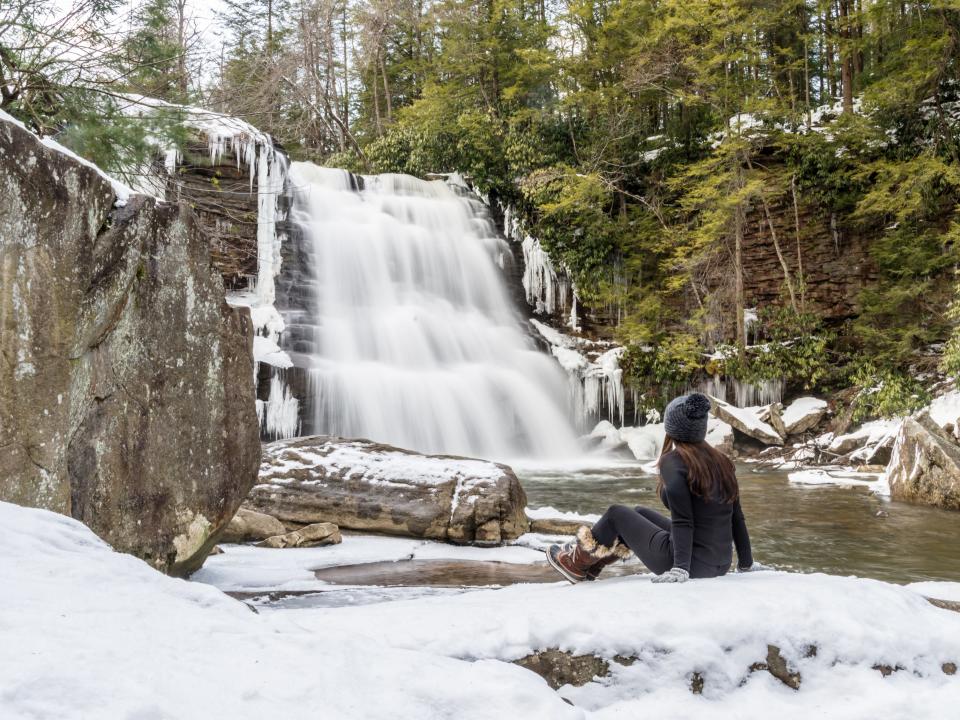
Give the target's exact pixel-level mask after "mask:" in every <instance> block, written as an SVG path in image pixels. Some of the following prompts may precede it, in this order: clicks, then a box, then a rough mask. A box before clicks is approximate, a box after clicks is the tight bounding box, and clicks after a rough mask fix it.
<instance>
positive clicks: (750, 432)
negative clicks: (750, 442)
mask: <svg viewBox="0 0 960 720" xmlns="http://www.w3.org/2000/svg"><path fill="white" fill-rule="evenodd" d="M710 401H711V402H712V403H713V408H712V409H711V412H712V413H713V415H714V417H716V418H718V419H720V420H722V421H723V422H725V423H727V424H728V425H730V426H731V427H733V428H734V429H735V430H739V431H740V432H742V433H743V434H744V435H747V436H749V437H752V438H753V439H754V440H759V441H760V442H762V443H764V444H765V445H783V437H782V436H781V435H780V434H779V433H778V432H777V431H776V429H775V428H774V427H773V426H772V425H770V424H768V423H766V422H764V421H763V420H761V419H760V418H759V417H758V415H757V413H756V411H755V410H753V409H751V408H738V407H736V406H734V405H730V404H729V403H726V402H724V401H723V400H720V399H718V398H715V397H712V396H711V397H710Z"/></svg>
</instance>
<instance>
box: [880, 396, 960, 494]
mask: <svg viewBox="0 0 960 720" xmlns="http://www.w3.org/2000/svg"><path fill="white" fill-rule="evenodd" d="M887 482H888V483H889V484H890V497H892V498H893V499H894V500H903V501H905V502H912V503H919V504H923V505H933V506H935V507H939V508H943V509H945V510H960V447H958V446H957V445H956V443H955V442H954V441H953V439H952V438H951V437H950V435H948V434H947V433H946V431H944V430H943V429H942V428H941V427H940V426H939V425H937V423H936V422H934V421H933V419H931V417H930V416H929V415H928V414H927V413H925V412H924V413H920V414H919V415H917V416H916V417H912V418H907V419H906V420H904V421H903V425H902V426H901V427H900V433H899V435H897V439H896V442H895V443H894V445H893V451H892V453H891V457H890V463H889V464H888V465H887Z"/></svg>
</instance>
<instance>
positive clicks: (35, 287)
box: [0, 119, 260, 574]
mask: <svg viewBox="0 0 960 720" xmlns="http://www.w3.org/2000/svg"><path fill="white" fill-rule="evenodd" d="M115 200H116V196H115V193H114V190H113V189H112V187H111V184H110V183H109V182H108V181H107V180H106V179H105V178H104V177H103V176H102V175H101V174H100V173H99V172H97V170H96V169H94V168H92V167H90V166H88V165H86V164H83V163H81V162H80V161H78V160H76V159H74V158H72V157H69V156H68V155H66V154H64V153H62V152H59V151H58V150H57V149H56V148H51V147H49V146H48V145H44V144H42V143H41V142H40V141H39V140H38V139H37V138H36V137H35V136H33V135H32V134H30V133H29V132H27V131H26V130H24V129H22V128H21V127H19V126H18V125H16V124H15V123H13V122H10V121H6V120H4V119H0V277H2V281H0V348H2V352H0V448H2V453H0V478H2V480H0V499H2V500H9V501H13V502H16V503H19V504H22V505H30V506H35V507H42V508H47V509H50V510H54V511H56V512H60V513H64V514H68V515H72V516H73V517H75V518H77V519H79V520H82V521H83V522H84V523H86V524H87V525H88V526H90V527H91V528H92V529H93V530H94V531H95V532H96V533H97V534H98V535H100V536H101V537H103V538H104V539H105V540H107V541H108V542H110V543H111V545H113V546H114V547H115V548H116V549H118V550H122V551H126V552H130V553H133V554H135V555H138V556H140V557H142V558H144V559H146V560H148V561H149V562H150V563H151V564H152V565H154V566H155V567H157V568H159V569H162V570H164V571H167V572H170V573H173V574H184V573H187V572H190V571H191V570H192V569H194V568H196V567H197V566H199V564H200V563H201V562H202V561H203V558H204V557H205V555H206V553H207V552H208V551H209V548H210V547H211V546H212V545H213V543H214V542H215V540H216V537H217V534H218V532H219V531H220V529H221V528H222V527H224V526H225V525H226V523H227V522H228V521H229V520H230V518H231V517H232V516H233V514H234V512H235V511H236V509H237V507H238V506H239V504H240V502H241V500H242V499H243V497H244V496H245V495H246V493H247V491H248V490H249V489H250V487H251V486H252V485H253V483H254V481H255V480H256V476H257V468H258V466H259V462H260V445H259V439H258V431H257V418H256V414H255V408H254V389H253V372H254V370H253V363H252V356H251V346H252V328H251V322H250V317H249V312H248V311H247V310H246V309H234V308H230V307H228V306H227V305H226V304H225V303H224V289H223V282H222V280H221V278H220V275H219V273H218V272H216V271H215V270H214V269H213V268H212V266H211V261H210V250H209V247H208V245H207V243H206V242H205V240H204V238H203V236H202V234H201V232H200V229H199V228H198V226H197V221H196V218H195V217H194V215H193V213H192V211H191V210H190V208H189V207H188V206H186V205H183V204H180V205H175V204H167V203H158V202H156V201H155V200H153V199H151V198H147V197H144V196H132V197H131V198H130V199H129V200H128V201H127V202H126V204H125V205H124V206H123V207H120V208H115V207H114V203H115Z"/></svg>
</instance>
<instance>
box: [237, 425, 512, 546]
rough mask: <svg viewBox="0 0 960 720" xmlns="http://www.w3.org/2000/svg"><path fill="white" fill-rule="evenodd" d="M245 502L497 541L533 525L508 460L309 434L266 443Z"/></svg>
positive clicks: (301, 515) (303, 518)
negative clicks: (423, 451) (425, 452)
mask: <svg viewBox="0 0 960 720" xmlns="http://www.w3.org/2000/svg"><path fill="white" fill-rule="evenodd" d="M247 505H248V506H249V507H250V508H252V509H254V510H257V511H258V512H263V513H266V514H268V515H272V516H274V517H276V518H278V519H280V520H282V521H283V522H286V523H297V524H303V523H314V522H334V523H336V524H337V525H339V526H340V528H342V529H345V530H362V531H366V532H377V533H384V534H388V535H402V536H409V537H421V538H429V539H433V540H447V541H450V542H456V543H472V544H479V545H493V544H498V543H501V542H504V541H507V540H512V539H514V538H517V537H519V536H520V535H522V534H523V533H525V532H527V530H528V529H529V525H530V524H529V520H528V519H527V517H526V515H525V514H524V507H525V506H526V495H525V494H524V492H523V488H521V487H520V483H519V481H518V480H517V477H516V475H514V473H513V471H512V470H511V469H510V468H509V467H507V466H506V465H499V464H497V463H492V462H488V461H486V460H475V459H471V458H462V457H454V456H447V455H423V454H420V453H415V452H412V451H410V450H402V449H400V448H395V447H392V446H389V445H382V444H378V443H374V442H371V441H369V440H350V439H344V438H336V437H327V436H311V437H303V438H295V439H292V440H282V441H279V442H274V443H269V444H268V445H265V446H264V457H263V464H262V465H261V469H260V481H259V484H257V485H256V486H255V487H254V488H253V490H252V491H251V493H250V495H249V497H248V499H247Z"/></svg>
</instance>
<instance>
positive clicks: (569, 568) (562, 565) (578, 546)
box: [546, 525, 629, 583]
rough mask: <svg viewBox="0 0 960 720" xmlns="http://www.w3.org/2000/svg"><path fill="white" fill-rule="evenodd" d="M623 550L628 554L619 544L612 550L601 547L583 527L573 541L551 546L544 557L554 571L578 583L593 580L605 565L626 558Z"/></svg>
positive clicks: (585, 527) (627, 549) (586, 528)
mask: <svg viewBox="0 0 960 720" xmlns="http://www.w3.org/2000/svg"><path fill="white" fill-rule="evenodd" d="M624 550H626V551H627V553H629V548H626V546H622V545H619V543H617V545H616V546H615V547H614V548H609V547H607V546H606V545H601V544H600V543H598V542H597V540H596V538H594V537H593V533H592V532H590V528H588V527H587V526H586V525H583V526H581V527H580V529H579V530H577V534H576V539H575V540H573V541H572V542H568V543H567V544H566V545H563V546H560V545H551V546H550V547H549V548H548V549H547V551H546V555H547V562H548V563H550V565H551V566H552V567H553V569H554V570H556V571H557V572H558V573H560V574H561V575H563V576H564V577H565V578H566V579H567V580H569V581H570V582H572V583H578V582H581V581H583V580H595V579H596V577H597V575H599V574H600V571H601V570H602V569H603V567H604V566H605V565H607V564H609V563H610V562H613V561H615V560H618V559H619V558H620V557H626V555H623V551H624ZM591 572H592V577H591Z"/></svg>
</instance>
